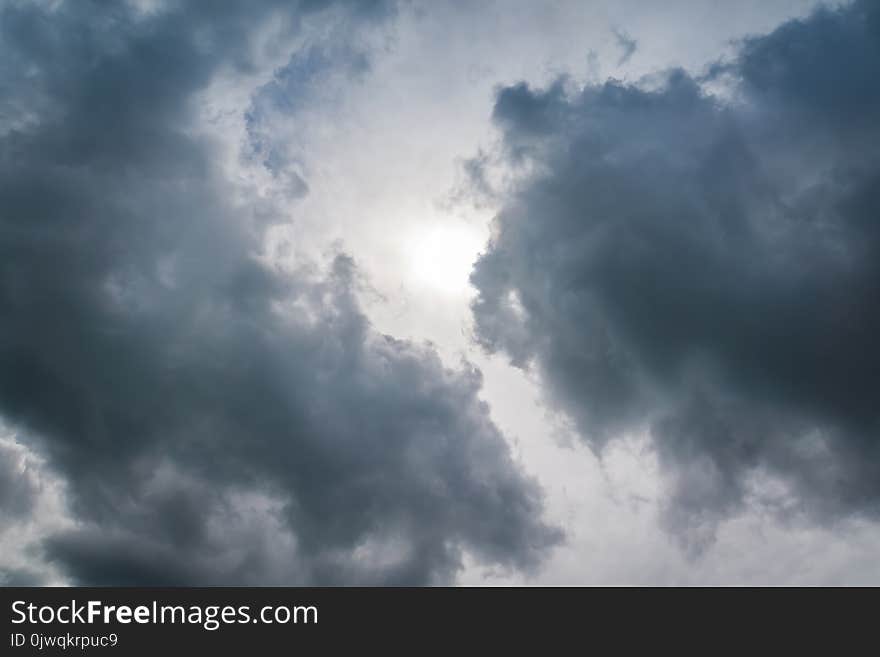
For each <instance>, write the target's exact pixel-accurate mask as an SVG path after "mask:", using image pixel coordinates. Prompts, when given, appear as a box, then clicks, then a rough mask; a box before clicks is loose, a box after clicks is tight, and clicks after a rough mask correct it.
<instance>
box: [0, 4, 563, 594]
mask: <svg viewBox="0 0 880 657" xmlns="http://www.w3.org/2000/svg"><path fill="white" fill-rule="evenodd" d="M391 13H393V8H391V7H388V6H386V5H384V4H382V3H360V2H357V3H350V4H343V3H339V4H333V5H330V4H328V5H325V4H324V3H318V2H303V3H289V2H258V3H257V2H254V3H232V2H230V3H225V2H224V3H210V4H202V3H188V2H187V3H174V2H170V3H158V4H157V5H156V6H153V5H151V4H145V5H144V8H141V9H138V8H137V7H136V6H135V4H133V3H132V4H130V5H129V4H124V3H119V4H115V5H113V6H112V8H109V9H108V8H107V7H106V6H105V5H104V4H103V3H92V2H62V3H53V4H52V5H48V4H47V5H45V6H44V5H42V4H25V3H17V2H15V3H7V4H5V5H4V6H3V8H2V14H0V30H2V34H0V44H2V45H0V415H2V417H3V419H4V421H5V422H6V423H8V424H9V425H10V426H11V427H13V428H14V429H15V433H16V435H17V436H18V438H19V440H21V441H24V442H26V443H27V445H28V447H29V448H31V449H33V450H35V451H37V452H39V453H40V454H42V455H44V456H45V458H46V463H47V467H48V468H50V469H51V470H52V472H53V473H55V475H56V476H57V477H58V478H59V479H60V480H61V481H62V483H63V485H64V487H65V490H66V491H67V499H66V501H67V503H68V506H69V512H70V514H71V517H72V519H73V523H72V525H70V527H69V528H68V529H66V530H64V531H63V532H57V533H55V534H53V535H51V536H49V537H46V539H45V541H44V542H43V543H42V545H41V550H42V554H43V555H44V557H45V558H46V559H47V560H49V561H52V562H53V563H54V564H55V565H56V566H57V567H59V568H60V569H61V570H62V571H63V572H64V573H66V574H67V576H68V577H69V578H70V579H71V580H72V581H74V582H79V583H86V584H153V585H158V584H174V585H185V584H224V583H231V584H241V583H257V584H357V583H360V584H364V583H367V584H380V583H381V584H386V583H397V584H424V583H442V582H449V581H451V580H452V579H453V578H454V575H455V573H456V571H457V570H458V569H459V568H460V565H461V562H462V558H463V555H464V554H465V553H467V554H468V555H472V556H473V557H474V558H476V559H477V560H478V561H482V562H485V563H489V564H493V565H499V566H502V567H510V568H519V569H524V570H528V569H530V568H533V567H534V566H536V565H537V564H538V562H539V561H540V559H541V557H542V556H543V555H544V553H545V552H546V550H547V548H549V547H550V546H551V545H553V544H554V543H556V542H558V541H559V539H560V534H559V532H558V530H556V529H554V528H552V527H549V526H548V525H546V524H545V523H544V522H543V521H542V519H541V510H542V501H541V491H540V489H539V488H538V486H537V484H536V483H535V482H534V481H533V480H532V479H530V478H528V477H527V476H525V475H524V474H523V473H522V471H521V470H520V468H519V466H518V464H517V463H516V462H515V461H514V460H513V459H512V457H511V455H510V453H509V450H508V447H507V444H506V442H505V440H504V439H503V437H502V435H501V434H500V433H499V431H498V430H497V428H496V427H495V425H494V424H493V423H492V421H491V420H490V417H489V409H488V407H487V406H486V405H485V404H484V403H483V402H481V401H480V400H479V398H478V393H479V391H480V386H481V376H480V373H479V372H478V371H477V370H475V369H474V368H472V367H471V366H469V365H467V364H463V365H462V366H461V367H460V368H458V369H456V370H451V369H449V368H448V367H446V366H444V365H443V364H442V363H441V361H440V359H439V357H438V356H437V355H436V354H435V353H434V351H433V350H432V348H430V347H428V346H421V345H417V344H413V343H410V342H406V341H400V340H396V339H394V338H392V337H389V336H386V335H382V334H380V333H378V332H377V331H376V330H374V329H373V328H372V327H371V325H370V323H369V322H368V321H367V319H366V317H365V315H364V313H363V312H362V310H361V309H360V307H359V305H358V301H357V290H358V286H359V285H360V283H359V280H360V279H359V275H358V272H357V268H356V266H355V263H354V262H353V260H352V259H351V258H349V257H348V256H346V255H344V254H341V253H340V254H338V255H337V256H336V257H334V258H333V259H332V261H331V262H330V264H329V265H328V266H327V267H322V266H320V265H319V264H314V263H311V264H310V263H302V264H301V265H300V266H298V267H297V268H296V269H295V270H294V271H291V270H289V269H284V270H282V268H280V267H279V266H276V265H273V264H272V263H271V262H270V261H269V259H268V258H267V257H265V255H266V254H265V253H264V252H263V249H262V246H263V238H264V236H265V232H264V231H265V228H266V226H267V224H269V223H271V222H277V221H284V220H286V216H287V215H286V214H285V212H283V211H282V210H280V209H279V208H277V207H275V206H273V205H272V204H271V203H270V204H269V205H268V206H267V204H266V203H265V202H264V201H265V199H260V198H258V194H257V193H256V192H253V191H252V190H250V191H249V190H248V189H242V188H241V186H240V185H238V181H236V180H233V179H230V176H229V174H228V170H227V168H226V167H225V165H224V162H225V161H226V160H225V155H224V154H225V151H224V150H223V148H222V147H221V145H220V144H219V143H218V140H217V138H216V136H215V135H213V133H211V131H210V130H209V129H205V125H203V124H202V123H201V122H202V121H204V114H203V112H202V109H203V108H201V107H200V104H199V103H200V99H201V97H202V94H204V93H205V91H206V90H207V89H208V88H209V87H210V85H212V84H214V83H216V82H217V81H218V80H223V79H226V78H230V79H232V78H235V76H247V75H250V74H253V73H254V72H255V69H256V67H257V66H258V64H259V62H260V61H261V60H260V57H261V56H262V55H264V54H265V53H266V52H269V53H271V52H277V51H279V49H283V47H284V44H286V43H289V42H291V39H292V37H293V36H295V35H297V34H299V33H300V30H301V26H302V23H303V21H306V20H313V21H315V20H324V19H326V20H328V21H329V20H334V21H339V22H341V23H342V24H344V25H346V26H347V27H346V29H351V30H356V29H358V26H359V25H364V24H369V23H371V22H375V21H378V20H383V19H385V18H387V17H388V15H389V14H391ZM358 61H360V60H358ZM324 64H325V63H322V65H324ZM346 65H347V66H350V63H349V64H346ZM358 66H360V64H358ZM285 70H286V71H288V72H287V73H286V74H285V73H282V74H281V75H280V77H278V78H277V80H279V82H276V84H278V85H283V86H284V88H285V93H287V94H289V95H291V97H295V94H296V91H297V88H296V74H291V73H290V72H289V71H291V70H293V71H294V73H296V71H297V70H298V69H296V68H293V69H291V68H290V67H288V68H287V69H285ZM224 76H225V77H224ZM245 109H246V108H245ZM261 148H262V147H261V146H260V145H254V144H245V149H244V150H245V151H248V152H249V153H251V155H253V153H254V152H257V153H258V154H259V155H260V156H261V157H263V156H265V158H266V162H264V163H263V165H264V166H265V168H266V169H267V171H268V174H267V175H273V176H277V175H280V174H283V176H286V177H283V180H286V181H287V183H288V184H289V185H291V186H292V190H293V191H292V193H291V194H290V195H289V196H290V197H292V198H295V197H297V196H301V195H302V194H305V193H306V192H307V181H303V180H301V179H300V178H299V177H298V174H295V172H291V170H290V168H289V167H286V163H283V162H282V163H279V162H278V161H277V159H273V158H272V157H270V155H268V154H267V153H265V152H264V151H262V150H261ZM291 181H293V182H291ZM294 183H295V184H294ZM288 200H289V199H288ZM14 474H15V473H14V472H13V470H12V469H10V467H7V466H5V465H4V466H3V467H2V468H0V487H2V489H3V491H12V493H13V494H12V495H5V494H4V498H5V505H6V506H7V507H8V511H9V512H12V513H23V512H24V510H25V507H26V505H27V493H28V491H27V489H26V486H25V487H23V486H24V484H21V483H20V482H19V483H16V482H14V481H13V475H14ZM18 580H21V577H18V576H16V577H12V576H10V577H9V581H18Z"/></svg>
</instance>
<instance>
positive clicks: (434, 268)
mask: <svg viewBox="0 0 880 657" xmlns="http://www.w3.org/2000/svg"><path fill="white" fill-rule="evenodd" d="M406 242H407V244H406V249H407V254H408V258H409V274H410V278H411V280H412V283H414V284H415V285H417V286H419V287H423V288H428V289H430V290H432V291H434V292H439V293H442V294H446V295H466V294H468V293H469V291H470V289H471V287H470V282H469V278H470V274H471V269H472V268H473V266H474V262H476V260H477V257H478V256H479V254H480V251H481V250H482V249H483V247H484V245H485V243H486V235H485V234H484V231H481V230H480V229H479V227H477V226H473V225H471V224H469V223H467V222H464V221H454V220H449V221H443V222H437V223H434V224H431V225H429V226H424V227H420V228H419V229H417V230H414V231H413V233H412V235H410V236H409V238H408V239H407V240H406Z"/></svg>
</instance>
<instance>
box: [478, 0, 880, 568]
mask: <svg viewBox="0 0 880 657" xmlns="http://www.w3.org/2000/svg"><path fill="white" fill-rule="evenodd" d="M878 79H880V12H878V10H877V7H876V6H875V5H874V4H873V3H869V2H856V3H853V4H851V5H848V6H844V7H840V8H836V9H820V10H817V11H816V12H815V13H813V14H812V15H810V16H809V17H808V18H805V19H802V20H795V21H791V22H788V23H785V24H784V25H782V26H780V27H779V28H778V29H776V30H775V31H773V32H772V33H770V34H768V35H766V36H757V37H751V38H748V39H745V40H744V41H742V42H741V43H740V44H739V46H738V50H737V54H736V55H735V56H734V57H733V58H732V59H730V60H727V61H724V62H719V63H717V64H716V65H714V66H713V67H712V68H711V69H710V71H709V72H708V73H707V74H706V75H705V76H702V77H700V78H695V77H693V76H692V75H690V74H688V73H687V72H685V71H683V70H672V71H669V72H667V73H665V74H663V75H657V76H653V77H651V78H648V79H646V80H643V81H642V82H640V83H639V84H624V83H621V82H617V81H608V82H606V83H604V84H600V85H588V86H586V87H584V88H582V89H578V90H571V89H570V85H569V83H568V82H566V81H565V80H560V81H558V82H557V83H555V84H552V85H550V86H549V87H547V88H545V89H534V88H532V87H530V86H529V85H527V84H526V83H518V84H516V85H513V86H508V87H506V88H503V89H502V90H501V91H500V92H499V94H498V97H497V101H496V104H495V108H494V114H493V117H494V121H495V123H496V125H497V127H498V128H499V130H500V132H501V136H502V143H501V147H500V148H501V152H500V154H499V156H500V157H501V158H502V161H503V162H504V163H505V165H506V166H507V167H508V168H510V169H511V170H512V171H513V172H514V174H515V177H516V182H515V183H513V184H511V185H510V187H509V188H508V189H506V190H504V192H503V195H502V197H501V203H502V206H501V209H500V211H499V213H498V215H497V217H496V220H495V227H494V237H493V239H492V241H491V243H490V244H489V247H488V249H487V252H486V253H485V254H484V255H483V256H482V257H481V259H480V260H479V262H478V263H477V265H476V267H475V270H474V273H473V275H472V282H473V284H474V285H475V286H476V288H477V289H478V291H479V295H478V297H477V299H476V300H475V301H474V303H473V313H474V318H475V326H476V333H477V336H478V339H479V340H480V341H481V343H482V344H483V345H484V347H486V348H487V349H488V350H490V351H500V352H503V353H505V354H506V355H507V356H508V357H509V358H510V359H511V361H512V362H513V363H515V364H517V365H519V366H520V367H523V368H530V367H533V368H534V369H535V370H536V371H537V372H539V373H540V375H541V377H542V381H543V385H544V388H545V391H546V396H547V398H548V399H549V400H550V401H551V402H552V403H553V404H554V405H555V406H556V407H557V408H558V409H561V410H562V411H564V412H565V413H566V414H567V415H568V416H569V417H571V418H572V419H573V420H574V421H575V423H576V425H577V427H578V429H579V432H580V434H581V435H582V436H583V438H584V440H586V441H587V442H588V443H589V444H590V445H591V446H593V447H594V448H596V449H597V450H601V449H602V448H603V447H604V446H605V445H607V444H608V443H609V442H610V441H614V440H616V439H617V438H618V437H620V436H625V435H632V434H634V433H641V432H648V433H649V434H650V435H651V437H652V439H653V444H654V447H655V449H656V452H657V455H658V458H659V462H660V463H661V465H662V466H663V468H664V471H665V472H666V473H667V475H668V477H669V478H670V480H671V483H670V486H671V489H670V495H669V498H668V501H667V504H666V512H665V514H664V521H665V523H666V524H667V526H669V527H670V528H672V529H673V530H674V531H675V532H676V533H677V534H678V535H679V536H680V537H682V539H683V540H684V542H685V544H686V545H687V546H688V547H689V548H692V549H694V550H696V551H698V550H699V549H701V548H702V547H704V546H705V545H707V544H708V543H710V542H711V541H712V537H713V536H714V532H715V527H716V525H717V523H718V522H719V521H720V520H721V519H722V518H724V517H726V516H727V515H728V514H730V513H734V512H736V511H737V510H740V509H742V508H743V507H744V505H747V504H753V503H758V504H762V505H763V504H766V505H769V506H770V507H771V508H773V509H774V510H776V511H779V512H785V513H805V514H807V515H808V516H809V517H811V518H813V519H814V520H816V519H818V520H822V519H830V518H838V517H840V516H843V515H850V514H867V515H869V516H872V517H875V516H876V514H877V512H878V510H880V484H878V482H880V476H878V475H880V453H878V450H880V442H878V431H880V412H878V408H880V407H878V405H877V394H876V391H877V389H878V387H880V356H878V352H877V349H876V345H875V341H876V336H877V335H880V310H878V305H877V303H876V300H877V299H878V298H880V266H878V263H880V231H878V224H877V222H876V218H877V214H878V209H880V196H878V190H880V158H878V155H877V152H876V149H875V148H873V147H872V144H875V143H877V139H878V137H880V120H878V117H880V112H878V110H880V106H878V103H880V86H878V84H877V80H878ZM710 89H713V90H714V91H715V92H716V93H715V94H714V95H713V94H712V93H710V91H709V90H710Z"/></svg>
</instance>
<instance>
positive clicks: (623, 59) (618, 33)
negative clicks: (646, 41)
mask: <svg viewBox="0 0 880 657" xmlns="http://www.w3.org/2000/svg"><path fill="white" fill-rule="evenodd" d="M611 32H612V34H614V40H615V41H616V42H617V45H618V46H619V47H620V49H621V50H622V51H623V52H622V53H621V55H620V59H618V60H617V65H618V66H623V65H624V64H626V63H627V62H628V61H629V60H630V59H632V56H633V55H635V54H636V50H638V47H639V42H638V41H636V40H635V39H633V38H632V37H631V36H630V35H629V34H627V33H626V32H624V31H623V30H621V29H620V28H614V29H613V30H611Z"/></svg>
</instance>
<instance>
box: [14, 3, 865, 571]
mask: <svg viewBox="0 0 880 657" xmlns="http://www.w3.org/2000/svg"><path fill="white" fill-rule="evenodd" d="M878 80H880V11H878V8H877V5H876V4H875V3H873V2H869V1H867V0H856V1H854V2H853V1H851V2H834V3H827V2H826V3H820V2H816V1H813V0H764V1H762V2H758V1H751V0H748V1H743V2H738V3H724V2H716V1H714V0H687V1H686V0H676V1H671V2H664V3H645V2H636V1H635V0H632V1H630V0H623V1H617V2H611V1H607V2H604V1H599V0H581V1H562V0H557V1H550V0H548V1H546V2H527V1H525V0H494V1H487V2H464V1H462V0H446V1H445V2H425V1H420V0H411V1H400V2H394V1H392V0H371V1H362V2H354V1H343V0H302V1H300V2H295V1H283V0H259V1H258V2H249V3H237V2H217V3H210V5H208V4H202V3H190V2H176V1H173V0H128V1H125V2H123V1H121V2H118V3H112V4H108V3H101V2H88V1H86V2H73V1H72V0H67V1H64V0H45V1H36V0H34V1H29V2H24V1H19V0H7V1H6V2H2V3H0V583H2V584H6V585H15V584H26V585H59V584H60V585H64V584H82V585H217V584H248V585H449V584H458V585H481V584H483V585H486V584H488V585H516V584H527V585H536V584H549V585H581V584H582V585H593V584H611V585H633V584H634V585H740V584H770V585H777V584H791V585H862V584H875V585H876V584H880V563H878V560H877V559H876V553H877V549H878V547H880V524H878V516H880V442H878V437H880V413H878V410H877V409H878V408H880V404H878V403H877V399H876V398H877V392H876V391H877V390H880V357H878V355H877V351H876V348H875V345H874V341H875V337H874V336H875V335H878V334H880V314H878V306H877V303H876V301H877V299H878V298H880V269H878V263H880V232H878V228H877V222H876V220H877V216H878V210H880V197H878V190H880V184H878V180H880V157H878V149H877V145H878V144H880V119H878V117H880V83H878Z"/></svg>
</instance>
